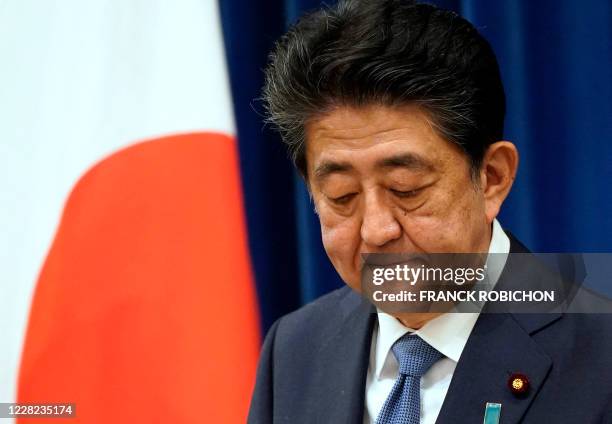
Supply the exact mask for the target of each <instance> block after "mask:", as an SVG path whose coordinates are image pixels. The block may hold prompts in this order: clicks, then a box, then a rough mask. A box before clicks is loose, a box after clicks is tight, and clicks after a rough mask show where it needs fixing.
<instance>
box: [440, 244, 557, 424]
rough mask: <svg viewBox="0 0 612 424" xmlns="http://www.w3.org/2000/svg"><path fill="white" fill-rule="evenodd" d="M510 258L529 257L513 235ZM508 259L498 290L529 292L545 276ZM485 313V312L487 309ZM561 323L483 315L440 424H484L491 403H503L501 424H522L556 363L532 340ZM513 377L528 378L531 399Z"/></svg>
mask: <svg viewBox="0 0 612 424" xmlns="http://www.w3.org/2000/svg"><path fill="white" fill-rule="evenodd" d="M508 236H509V238H510V242H511V248H510V252H511V253H528V252H529V251H528V250H527V249H526V248H525V247H524V246H523V245H522V244H520V242H518V241H517V240H516V239H515V238H514V237H513V236H512V235H511V234H508ZM532 270H533V268H531V267H526V266H525V264H524V261H523V263H519V261H517V260H515V259H514V257H513V255H510V256H509V257H508V261H507V263H506V266H505V267H504V271H503V273H502V275H501V277H500V279H499V281H498V283H497V285H496V287H495V290H499V289H503V288H506V289H509V288H511V289H513V290H517V289H518V290H520V289H528V288H529V286H530V284H534V283H537V282H538V279H539V278H541V277H542V276H541V275H539V274H537V273H536V274H534V273H533V271H532ZM485 311H486V308H485ZM560 317H561V315H560V314H558V313H548V314H509V313H497V314H491V313H486V312H483V313H481V314H480V317H479V318H478V321H477V322H476V325H475V326H474V329H473V330H472V333H471V335H470V337H469V339H468V342H467V344H466V346H465V348H464V350H463V352H462V354H461V357H460V358H459V362H458V363H457V368H456V369H455V373H454V374H453V379H452V381H451V384H450V387H449V389H448V392H447V395H446V398H445V399H444V403H443V405H442V409H441V411H440V414H439V415H438V420H437V421H436V422H437V423H441V424H445V423H455V422H457V421H458V420H460V421H461V422H473V423H480V422H482V421H483V418H484V411H485V405H486V403H487V402H495V403H501V404H502V409H501V418H500V423H502V424H511V423H518V422H519V421H520V420H521V418H522V417H523V415H524V414H525V412H526V410H527V408H528V407H529V405H530V404H531V402H532V401H533V400H534V399H535V397H536V396H537V394H538V391H539V389H540V387H542V385H543V384H544V382H545V380H546V377H547V375H548V372H549V370H550V368H551V366H552V360H551V359H550V357H549V356H548V355H547V354H546V353H545V352H543V351H542V350H541V349H540V347H539V346H538V345H537V344H536V343H535V341H534V340H533V339H532V338H531V336H530V335H531V334H533V333H534V332H536V331H539V330H540V329H542V328H544V327H545V326H547V325H549V324H551V323H552V322H554V321H556V320H558V319H559V318H560ZM512 373H521V374H524V375H526V376H527V377H528V379H529V382H530V386H531V389H530V391H529V393H528V394H527V395H526V396H523V397H516V396H515V395H513V393H512V392H511V390H510V389H509V387H508V380H509V378H510V375H511V374H512Z"/></svg>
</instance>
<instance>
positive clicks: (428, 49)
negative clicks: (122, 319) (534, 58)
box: [263, 0, 505, 179]
mask: <svg viewBox="0 0 612 424" xmlns="http://www.w3.org/2000/svg"><path fill="white" fill-rule="evenodd" d="M263 100H264V102H265V105H266V111H267V122H269V123H272V124H273V125H274V126H275V127H276V128H277V129H278V130H279V131H280V133H281V135H282V138H283V141H284V142H285V143H286V144H287V146H288V148H289V153H290V156H291V158H292V160H293V162H294V164H295V165H296V167H297V168H298V170H299V171H300V173H301V174H302V176H303V177H304V178H306V179H307V166H306V158H305V125H306V123H307V122H308V121H309V120H310V119H313V118H316V117H318V116H321V115H322V114H324V113H325V112H326V111H329V110H331V109H332V108H333V107H335V106H339V105H346V106H364V105H370V104H381V105H386V106H401V105H407V104H416V105H418V106H420V107H422V108H423V109H424V110H425V111H426V112H427V113H428V115H429V118H430V119H431V121H432V123H433V124H434V128H435V129H436V130H437V132H438V133H439V134H440V135H441V136H442V137H443V138H444V139H446V140H448V141H450V142H454V143H456V144H458V145H459V146H461V148H462V149H463V151H464V152H465V153H466V154H467V155H468V157H469V159H470V162H471V165H472V170H473V171H475V170H477V169H478V168H479V167H480V165H481V163H482V159H483V156H484V153H485V151H486V149H487V147H488V146H489V145H490V144H491V143H493V142H495V141H498V140H501V139H502V135H503V125H504V115H505V95H504V89H503V86H502V82H501V77H500V73H499V66H498V64H497V60H496V58H495V54H494V53H493V50H492V48H491V46H490V45H489V43H488V42H487V41H486V40H485V39H484V38H483V37H482V36H481V35H480V34H479V33H478V31H477V30H476V29H475V28H474V26H473V25H472V24H470V23H469V22H468V21H466V20H465V19H463V18H462V17H460V16H459V15H457V14H456V13H454V12H451V11H447V10H442V9H439V8H437V7H435V6H431V5H428V4H420V3H415V2H414V1H405V0H404V1H402V0H340V1H339V2H338V3H337V4H335V5H333V6H330V7H326V8H324V9H320V10H316V11H314V12H311V13H308V14H306V15H305V16H303V17H302V18H301V19H300V20H299V21H297V23H295V24H294V25H293V26H292V27H291V28H290V29H289V31H288V32H287V33H286V34H285V35H284V36H283V37H282V38H281V39H280V40H279V41H278V42H277V43H276V45H275V48H274V50H273V51H272V53H271V55H270V62H269V64H268V66H267V68H266V71H265V85H264V88H263Z"/></svg>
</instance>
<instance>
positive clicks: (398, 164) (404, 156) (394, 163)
mask: <svg viewBox="0 0 612 424" xmlns="http://www.w3.org/2000/svg"><path fill="white" fill-rule="evenodd" d="M375 167H376V168H382V169H388V168H406V169H409V170H411V171H434V170H435V167H434V166H433V164H432V163H431V162H430V161H428V160H427V159H425V158H424V157H422V156H420V155H417V154H415V153H401V154H397V155H393V156H390V157H387V158H383V159H381V160H379V161H377V162H376V164H375ZM353 169H354V168H353V166H352V165H351V164H350V163H348V162H335V161H331V160H329V161H327V160H326V161H323V162H321V163H320V164H319V165H318V166H317V167H316V168H315V170H314V176H315V178H316V179H318V180H322V179H324V178H326V177H328V176H329V175H331V174H334V173H345V172H350V171H352V170H353Z"/></svg>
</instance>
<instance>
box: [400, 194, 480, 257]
mask: <svg viewBox="0 0 612 424" xmlns="http://www.w3.org/2000/svg"><path fill="white" fill-rule="evenodd" d="M483 216H484V209H483V203H482V202H481V201H480V200H479V197H478V193H477V192H475V191H474V189H473V187H471V186H466V185H463V186H459V187H447V188H441V189H440V191H439V192H437V193H435V194H433V195H432V197H431V199H430V201H429V202H427V203H426V204H425V205H424V207H423V208H422V209H420V210H418V211H415V213H414V214H409V215H407V216H406V217H404V218H402V226H403V228H404V231H405V232H406V234H407V235H408V237H409V238H410V239H411V241H412V243H414V245H416V247H417V250H421V251H425V252H463V251H471V250H473V248H474V247H475V246H476V245H477V244H478V241H479V240H480V236H481V234H480V230H479V228H480V227H482V225H481V224H482V222H481V221H482V217H483Z"/></svg>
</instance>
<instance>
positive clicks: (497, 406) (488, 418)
mask: <svg viewBox="0 0 612 424" xmlns="http://www.w3.org/2000/svg"><path fill="white" fill-rule="evenodd" d="M500 416H501V403H492V402H487V406H485V414H484V421H483V424H499V417H500Z"/></svg>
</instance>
